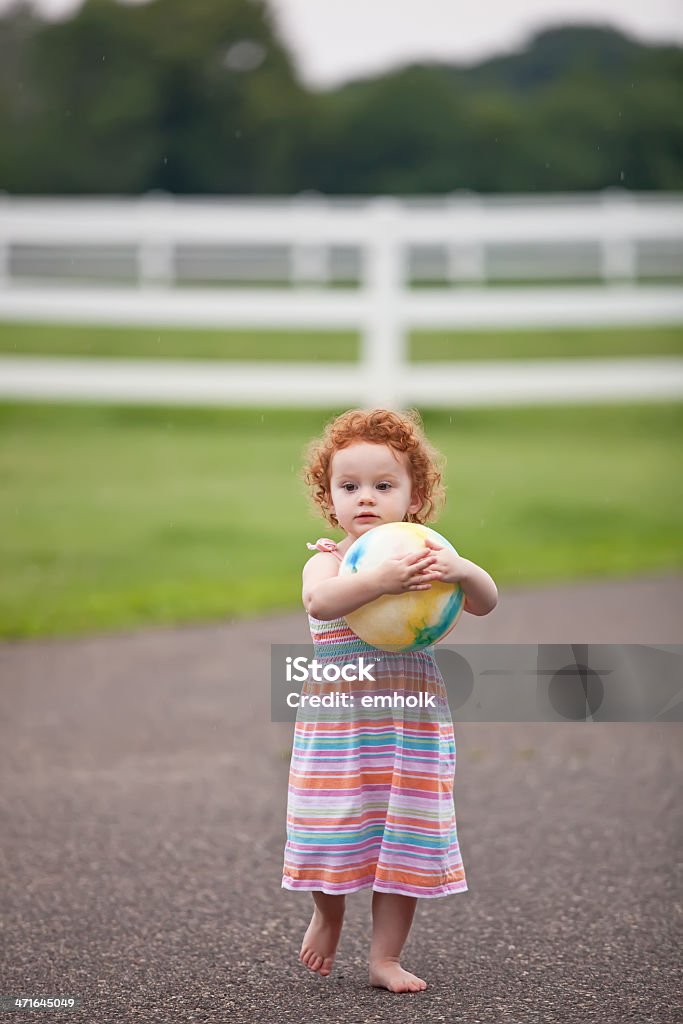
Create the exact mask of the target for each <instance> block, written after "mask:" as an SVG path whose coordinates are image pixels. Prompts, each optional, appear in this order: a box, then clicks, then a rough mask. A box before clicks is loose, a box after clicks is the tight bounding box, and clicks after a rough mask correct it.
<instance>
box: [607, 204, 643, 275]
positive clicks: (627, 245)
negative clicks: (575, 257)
mask: <svg viewBox="0 0 683 1024" xmlns="http://www.w3.org/2000/svg"><path fill="white" fill-rule="evenodd" d="M601 199H602V206H603V213H602V217H603V224H604V230H603V233H602V239H601V262H602V277H603V279H604V280H605V281H607V282H611V281H633V280H635V278H636V277H637V275H638V268H637V254H636V240H635V239H634V238H633V237H632V236H631V234H630V228H629V223H628V220H629V213H630V211H631V209H632V207H633V200H632V198H631V195H630V193H629V192H627V191H626V190H625V189H621V188H606V189H605V190H604V191H603V193H602V197H601Z"/></svg>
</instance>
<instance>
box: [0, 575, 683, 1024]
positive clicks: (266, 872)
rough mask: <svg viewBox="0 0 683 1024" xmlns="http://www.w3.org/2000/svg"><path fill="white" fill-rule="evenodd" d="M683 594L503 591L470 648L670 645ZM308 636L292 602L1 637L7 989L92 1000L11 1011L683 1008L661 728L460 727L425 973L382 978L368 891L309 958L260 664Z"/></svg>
mask: <svg viewBox="0 0 683 1024" xmlns="http://www.w3.org/2000/svg"><path fill="white" fill-rule="evenodd" d="M682 597H683V580H682V579H680V578H675V577H669V578H662V579H654V578H653V579H650V580H643V581H639V582H637V583H628V584H627V583H624V582H620V583H615V584H594V585H588V584H586V585H582V586H574V587H565V588H562V589H556V588H547V589H545V590H536V591H519V592H515V591H510V592H504V593H503V594H502V595H501V604H500V605H499V607H498V608H497V609H496V611H495V612H494V613H493V615H491V616H490V617H488V619H483V620H479V619H476V618H475V617H472V616H468V618H467V621H466V622H463V623H462V631H461V633H460V640H461V642H467V641H470V642H484V641H488V640H495V639H498V640H500V641H507V640H510V639H517V640H520V641H524V642H541V641H546V642H551V641H552V642H564V641H576V640H581V641H585V642H592V641H593V642H595V641H598V640H601V641H603V642H609V643H618V642H622V641H629V642H643V643H658V642H659V643H675V642H676V641H677V640H679V639H680V618H679V616H680V608H681V598H682ZM458 628H459V629H460V628H461V627H460V626H459V627H458ZM306 639H307V637H306V624H305V620H304V617H303V615H299V614H295V615H286V616H284V615H283V616H277V617H273V618H269V619H264V620H261V621H256V622H251V623H248V624H240V623H228V624H225V625H217V626H196V627H187V628H179V629H175V630H171V629H169V630H163V629H156V630H153V631H149V632H139V633H129V634H121V635H116V636H100V637H92V638H89V639H81V640H69V641H65V640H61V641H54V640H51V641H41V642H26V643H10V644H5V645H3V646H0V672H1V674H2V684H1V686H0V722H1V726H0V729H1V732H0V771H1V776H0V777H1V779H2V785H1V788H0V814H1V815H2V844H1V849H2V861H1V862H0V863H1V869H2V899H1V910H2V942H1V946H2V952H1V953H0V993H2V994H6V995H8V994H12V995H67V996H68V995H75V996H79V997H80V998H81V999H82V1000H83V1006H84V1009H83V1010H82V1011H81V1012H78V1013H74V1014H71V1015H70V1016H69V1017H67V1016H66V1015H63V1014H51V1015H50V1016H49V1017H47V1016H45V1017H44V1016H43V1014H38V1013H36V1014H34V1015H32V1016H28V1017H26V1018H24V1017H21V1016H19V1015H16V1016H14V1017H13V1018H12V1019H14V1020H22V1019H29V1020H42V1019H47V1020H52V1021H57V1020H66V1019H69V1020H72V1021H87V1022H88V1024H91V1022H92V1024H108V1022H116V1024H122V1022H127V1021H129V1020H136V1021H138V1020H139V1021H163V1022H166V1021H175V1020H183V1021H209V1020H211V1021H214V1020H215V1021H226V1022H235V1021H245V1022H246V1021H249V1022H251V1021H260V1022H263V1024H269V1022H280V1021H296V1022H297V1024H301V1022H306V1021H309V1020H318V1019H320V1020H326V1021H328V1020H329V1021H340V1022H349V1024H351V1022H354V1021H392V1022H403V1021H418V1020H419V1021H428V1022H431V1021H449V1022H460V1021H462V1022H467V1024H474V1022H482V1024H483V1022H498V1021H501V1022H515V1024H521V1022H524V1024H526V1022H530V1021H533V1022H535V1021H538V1022H541V1021H542V1022H543V1024H552V1022H562V1024H572V1022H582V1024H587V1022H596V1024H597V1022H599V1024H607V1022H612V1021H614V1022H619V1024H624V1022H631V1021H633V1022H638V1024H640V1022H653V1024H668V1022H671V1024H673V1022H674V1021H677V1022H678V1021H680V1020H681V1019H682V1017H683V1006H682V1000H681V977H680V968H679V960H680V942H681V909H682V908H681V904H682V902H683V901H682V899H681V879H680V866H681V865H680V860H681V858H680V849H681V839H682V838H683V828H682V821H681V817H682V816H681V807H680V780H681V759H682V755H681V750H682V747H683V744H681V739H682V731H681V726H680V725H676V724H670V723H663V724H661V723H657V724H644V725H643V724H607V725H605V724H603V725H594V724H585V723H581V724H577V723H566V724H537V725H492V724H467V725H465V724H462V723H461V724H459V725H456V737H457V750H458V765H457V771H456V790H455V793H456V811H457V816H458V831H459V838H460V841H461V847H462V851H463V857H464V861H465V866H466V870H467V877H468V882H469V886H470V890H469V892H467V893H463V894H458V895H454V896H450V897H447V898H445V899H440V900H423V901H420V902H418V908H417V913H416V916H415V923H414V926H413V930H412V932H411V935H410V938H409V940H408V943H407V945H406V948H405V956H404V962H405V964H406V966H407V967H409V969H411V970H414V971H416V972H417V973H418V974H420V975H422V976H423V977H425V978H426V980H427V982H428V986H429V987H428V988H427V990H426V991H425V992H422V993H415V994H410V995H407V994H406V995H394V994H392V993H389V992H387V991H385V990H380V989H374V988H371V987H370V986H369V985H368V983H367V975H366V967H365V961H366V955H367V948H368V941H369V928H370V893H369V892H368V891H367V890H366V891H365V892H362V893H358V894H356V895H354V896H352V897H349V900H348V915H347V922H346V925H345V931H344V934H343V936H342V941H341V945H340V949H339V952H338V956H337V963H336V966H335V969H334V971H333V973H332V975H330V977H329V978H326V979H325V978H320V977H319V976H317V975H312V974H310V973H309V972H308V971H307V970H306V969H305V968H304V967H302V966H301V965H300V964H299V962H298V960H297V953H298V949H299V945H300V942H301V937H302V935H303V931H304V929H305V926H306V924H307V922H308V919H309V917H310V897H309V896H308V895H307V894H303V893H292V892H287V891H286V890H284V889H281V888H280V872H281V867H282V852H283V845H284V838H285V833H284V813H285V801H286V787H287V769H288V757H289V744H290V739H291V726H290V725H282V724H274V723H271V722H270V721H269V707H268V701H269V691H268V684H267V679H268V664H269V647H270V644H271V643H275V642H278V643H283V642H296V641H302V642H305V641H306ZM7 1019H10V1018H9V1017H8V1018H7Z"/></svg>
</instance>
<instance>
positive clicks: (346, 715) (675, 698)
mask: <svg viewBox="0 0 683 1024" xmlns="http://www.w3.org/2000/svg"><path fill="white" fill-rule="evenodd" d="M432 659H433V660H432ZM434 663H435V664H436V666H437V668H438V670H439V672H438V673H436V674H435V673H434V671H433V667H434ZM446 702H447V707H446ZM392 709H393V710H394V712H395V713H397V714H398V713H405V714H418V715H419V716H420V717H424V716H425V715H427V716H439V715H445V714H446V710H448V711H449V712H450V714H451V715H452V717H453V719H454V720H455V721H459V722H681V721H683V645H681V644H661V645H656V646H655V645H645V644H460V645H452V644H449V645H445V644H439V645H437V646H436V647H434V648H431V649H430V650H429V651H428V652H423V653H420V654H418V655H412V654H410V655H403V654H400V653H397V654H391V653H387V652H383V651H379V650H378V651H376V652H375V651H374V650H372V651H371V652H370V653H368V651H367V650H366V651H365V652H364V653H363V654H360V655H358V656H353V655H349V654H346V653H345V654H344V655H343V656H340V657H334V656H333V655H332V654H330V655H327V654H325V655H324V656H322V655H321V654H320V653H315V652H314V649H313V646H312V645H311V644H309V645H305V644H273V645H272V646H271V720H272V721H273V722H294V721H295V720H297V719H299V720H301V719H302V718H307V717H308V718H310V720H318V719H320V718H321V717H322V716H323V715H324V716H326V717H327V720H328V721H332V722H334V721H342V720H350V719H351V718H353V717H354V716H358V715H360V714H371V713H372V714H377V713H378V711H379V712H381V711H384V712H386V711H390V710H392Z"/></svg>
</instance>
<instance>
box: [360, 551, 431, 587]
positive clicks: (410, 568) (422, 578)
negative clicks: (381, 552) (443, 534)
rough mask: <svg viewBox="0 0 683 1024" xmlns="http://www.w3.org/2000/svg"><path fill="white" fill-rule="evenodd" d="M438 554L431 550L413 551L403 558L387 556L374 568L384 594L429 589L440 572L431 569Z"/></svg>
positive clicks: (378, 583)
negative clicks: (433, 571)
mask: <svg viewBox="0 0 683 1024" xmlns="http://www.w3.org/2000/svg"><path fill="white" fill-rule="evenodd" d="M436 559H437V555H436V553H434V552H431V551H411V552H410V553H409V554H407V555H403V556H402V557H401V558H387V560H386V561H385V562H382V564H381V565H378V566H377V568H376V569H375V570H374V571H375V574H376V582H377V585H378V587H379V589H380V592H381V593H382V594H404V593H406V591H409V590H429V589H430V587H431V585H432V584H431V580H432V579H438V573H432V572H431V569H432V567H433V565H434V563H435V562H436Z"/></svg>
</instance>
